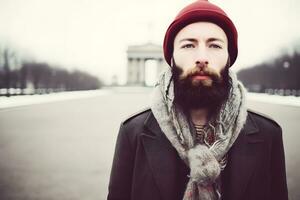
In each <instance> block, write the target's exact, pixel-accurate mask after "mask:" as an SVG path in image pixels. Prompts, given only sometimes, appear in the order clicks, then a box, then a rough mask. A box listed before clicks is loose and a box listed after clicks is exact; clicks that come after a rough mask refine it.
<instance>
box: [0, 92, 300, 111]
mask: <svg viewBox="0 0 300 200" xmlns="http://www.w3.org/2000/svg"><path fill="white" fill-rule="evenodd" d="M151 91H152V88H143V87H114V88H105V89H101V90H89V91H72V92H60V93H51V94H44V95H23V96H12V97H0V109H3V108H11V107H18V106H24V105H31V104H40V103H48V102H55V101H63V100H70V99H80V98H89V97H96V96H102V95H108V94H111V93H114V92H117V93H119V92H125V93H127V92H128V93H132V92H134V93H139V92H141V93H143V92H145V93H149V92H151ZM247 98H248V99H249V100H250V101H259V102H265V103H272V104H281V105H290V106H300V97H294V96H278V95H269V94H260V93H248V94H247Z"/></svg>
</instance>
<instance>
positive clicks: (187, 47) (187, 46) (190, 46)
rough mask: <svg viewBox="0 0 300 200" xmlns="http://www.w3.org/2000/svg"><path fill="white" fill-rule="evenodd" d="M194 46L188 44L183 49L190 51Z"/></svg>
mask: <svg viewBox="0 0 300 200" xmlns="http://www.w3.org/2000/svg"><path fill="white" fill-rule="evenodd" d="M193 47H194V45H193V44H186V45H183V46H182V47H181V48H183V49H189V48H193Z"/></svg>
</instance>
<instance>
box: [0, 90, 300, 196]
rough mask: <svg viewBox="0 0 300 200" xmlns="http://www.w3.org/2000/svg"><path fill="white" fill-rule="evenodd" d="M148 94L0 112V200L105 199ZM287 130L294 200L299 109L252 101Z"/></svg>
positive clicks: (299, 164)
mask: <svg viewBox="0 0 300 200" xmlns="http://www.w3.org/2000/svg"><path fill="white" fill-rule="evenodd" d="M148 102H149V95H148V93H147V92H144V93H143V92H138V93H122V92H117V93H112V94H108V95H104V96H100V97H92V98H87V99H78V100H68V101H61V102H55V103H47V104H40V105H31V106H23V107H18V108H10V109H6V110H0V160H1V162H0V199H5V200H6V199H7V200H9V199H11V200H29V199H30V200H34V199H39V200H40V199H43V200H52V199H53V200H54V199H55V200H57V199H60V200H68V199H72V200H79V199H80V200H81V199H84V200H96V199H97V200H98V199H99V200H102V199H105V197H106V194H107V184H108V179H109V171H110V167H111V162H112V155H113V151H114V144H115V139H116V135H117V131H118V128H119V124H120V122H121V121H122V120H123V119H125V117H126V116H128V115H129V114H130V113H133V112H135V111H137V110H139V109H142V108H144V107H145V105H147V104H148ZM249 106H250V107H252V108H253V107H255V108H256V109H258V110H260V111H261V112H265V113H267V114H270V115H272V116H273V117H274V118H275V119H276V120H277V121H278V122H279V123H281V125H282V127H283V130H284V143H285V147H286V162H287V167H288V184H289V190H290V197H291V198H290V199H292V200H296V199H300V191H299V190H298V189H299V183H300V176H299V173H298V170H297V168H299V167H300V162H299V161H300V158H299V156H297V153H298V152H299V150H298V148H297V147H298V146H299V142H298V141H299V139H298V138H296V134H297V133H298V130H299V129H300V124H299V119H300V108H299V107H290V106H279V105H269V104H263V103H254V102H250V104H249Z"/></svg>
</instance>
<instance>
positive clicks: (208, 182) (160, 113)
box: [151, 68, 247, 200]
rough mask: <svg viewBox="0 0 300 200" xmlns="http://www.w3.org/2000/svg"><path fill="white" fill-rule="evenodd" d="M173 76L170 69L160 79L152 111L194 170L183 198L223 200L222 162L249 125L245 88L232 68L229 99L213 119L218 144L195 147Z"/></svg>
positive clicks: (153, 97)
mask: <svg viewBox="0 0 300 200" xmlns="http://www.w3.org/2000/svg"><path fill="white" fill-rule="evenodd" d="M171 77H172V72H171V69H170V68H168V69H167V70H166V71H165V72H164V73H162V74H161V76H160V77H159V80H158V83H157V85H156V87H155V89H154V92H153V94H152V95H153V96H152V102H151V110H152V112H153V114H154V117H155V118H156V120H157V122H158V124H159V126H160V128H161V130H162V131H163V133H164V134H165V135H166V137H167V138H168V140H169V141H170V142H171V144H172V145H173V147H174V148H175V149H176V151H177V152H178V154H179V156H180V158H181V159H182V160H183V161H184V162H185V163H186V164H187V165H188V166H189V167H190V179H189V182H188V184H187V187H186V190H185V194H184V197H183V199H184V200H216V199H220V196H221V194H220V191H219V190H218V189H217V187H215V183H216V179H217V178H218V177H219V175H220V173H221V166H220V163H219V162H220V161H221V160H222V158H223V157H224V156H225V155H226V153H227V152H228V150H229V149H230V148H231V146H232V145H233V143H234V141H235V140H236V138H237V137H238V135H239V132H240V131H241V129H242V128H243V126H244V124H245V122H246V117H247V109H246V106H245V89H244V87H243V85H242V84H241V83H240V82H239V81H238V80H237V78H236V75H235V73H234V72H232V71H231V70H230V69H229V81H230V84H231V89H230V94H229V98H228V100H227V101H226V102H225V103H224V104H223V105H222V106H221V109H220V111H219V112H218V114H217V117H216V118H215V119H213V120H214V123H213V124H215V126H214V129H215V133H216V141H215V143H214V144H212V145H211V146H207V145H205V144H195V142H194V139H193V137H192V134H191V130H190V126H189V121H188V117H187V116H185V114H184V112H183V111H182V110H181V109H180V108H179V107H178V106H175V104H174V103H173V101H174V83H173V79H172V78H171Z"/></svg>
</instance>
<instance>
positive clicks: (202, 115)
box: [190, 108, 208, 125]
mask: <svg viewBox="0 0 300 200" xmlns="http://www.w3.org/2000/svg"><path fill="white" fill-rule="evenodd" d="M190 117H191V119H192V122H193V123H194V124H197V125H205V124H206V123H207V121H208V109H206V108H201V109H192V110H190Z"/></svg>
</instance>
